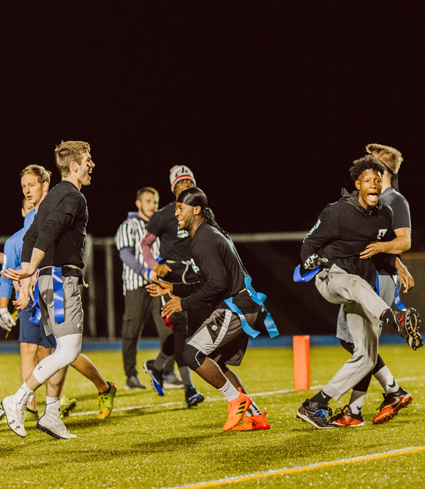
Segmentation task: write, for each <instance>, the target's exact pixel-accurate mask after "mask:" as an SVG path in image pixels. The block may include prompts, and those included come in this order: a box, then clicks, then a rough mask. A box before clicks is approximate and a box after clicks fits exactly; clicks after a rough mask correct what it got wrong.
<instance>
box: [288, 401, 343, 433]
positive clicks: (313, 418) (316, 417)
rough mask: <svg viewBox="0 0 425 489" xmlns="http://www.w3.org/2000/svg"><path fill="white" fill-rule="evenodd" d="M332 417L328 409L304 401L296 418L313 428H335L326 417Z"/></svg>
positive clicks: (315, 403)
mask: <svg viewBox="0 0 425 489" xmlns="http://www.w3.org/2000/svg"><path fill="white" fill-rule="evenodd" d="M331 415H332V410H331V409H330V408H329V407H327V406H326V407H319V403H317V402H311V401H310V400H308V399H306V401H305V402H303V403H302V404H301V406H300V408H299V409H298V412H297V418H300V419H301V420H303V421H305V422H306V423H310V424H312V425H313V426H314V427H315V428H336V425H334V424H333V423H332V422H331V421H329V420H328V418H327V416H331Z"/></svg>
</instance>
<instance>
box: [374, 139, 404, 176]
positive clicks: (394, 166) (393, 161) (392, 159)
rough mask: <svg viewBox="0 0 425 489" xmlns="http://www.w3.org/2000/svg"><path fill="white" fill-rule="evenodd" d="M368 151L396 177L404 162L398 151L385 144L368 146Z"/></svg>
mask: <svg viewBox="0 0 425 489" xmlns="http://www.w3.org/2000/svg"><path fill="white" fill-rule="evenodd" d="M366 151H367V152H368V153H370V154H372V155H373V156H376V157H377V158H378V159H379V160H381V161H382V162H383V163H384V164H385V165H386V166H388V167H389V169H390V170H391V171H392V172H393V174H394V175H396V174H397V173H398V171H399V169H400V165H401V163H402V161H403V156H402V155H401V153H400V151H399V150H398V149H395V148H393V147H392V146H384V145H383V144H375V143H372V144H368V145H367V146H366Z"/></svg>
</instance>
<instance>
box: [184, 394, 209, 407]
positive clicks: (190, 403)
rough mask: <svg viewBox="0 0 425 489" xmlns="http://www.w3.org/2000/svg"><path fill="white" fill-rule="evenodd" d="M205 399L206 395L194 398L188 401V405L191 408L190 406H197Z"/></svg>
mask: <svg viewBox="0 0 425 489" xmlns="http://www.w3.org/2000/svg"><path fill="white" fill-rule="evenodd" d="M204 400H205V397H204V396H199V398H198V399H194V400H193V401H191V402H187V401H186V403H187V407H188V408H190V407H195V406H197V405H198V404H199V403H201V402H203V401H204Z"/></svg>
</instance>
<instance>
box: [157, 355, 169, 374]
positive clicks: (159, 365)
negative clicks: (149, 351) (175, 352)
mask: <svg viewBox="0 0 425 489" xmlns="http://www.w3.org/2000/svg"><path fill="white" fill-rule="evenodd" d="M169 358H170V357H169V356H167V355H165V354H164V353H163V352H162V351H160V352H159V353H158V356H157V357H156V358H155V360H154V362H153V368H154V369H155V370H158V371H159V372H162V371H163V368H164V365H165V363H166V362H167V360H168V359H169Z"/></svg>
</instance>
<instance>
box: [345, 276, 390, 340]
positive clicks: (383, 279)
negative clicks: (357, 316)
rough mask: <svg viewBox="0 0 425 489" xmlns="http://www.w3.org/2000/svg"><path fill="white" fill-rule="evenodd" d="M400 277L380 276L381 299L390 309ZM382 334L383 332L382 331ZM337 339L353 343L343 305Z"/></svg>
mask: <svg viewBox="0 0 425 489" xmlns="http://www.w3.org/2000/svg"><path fill="white" fill-rule="evenodd" d="M394 280H398V277H395V278H393V277H392V276H391V275H379V297H381V298H382V299H383V300H384V302H385V303H386V304H388V307H391V306H392V304H393V302H394V292H395V282H394ZM380 333H381V331H380ZM336 337H337V338H338V339H340V340H343V341H345V342H347V343H353V339H352V338H351V335H350V333H349V332H348V327H347V316H346V314H345V310H344V305H343V304H341V307H340V309H339V313H338V321H337V325H336Z"/></svg>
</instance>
